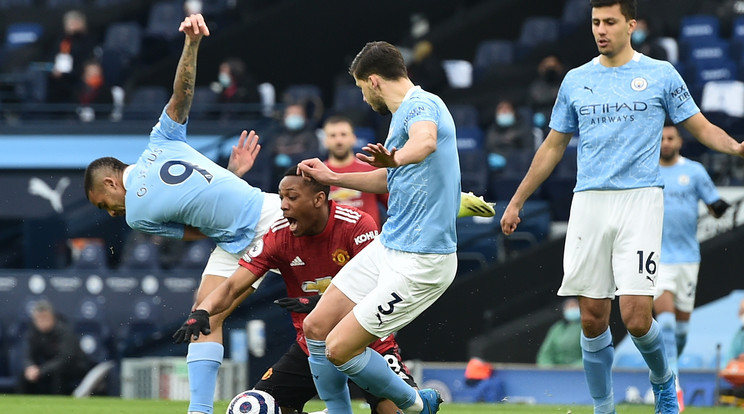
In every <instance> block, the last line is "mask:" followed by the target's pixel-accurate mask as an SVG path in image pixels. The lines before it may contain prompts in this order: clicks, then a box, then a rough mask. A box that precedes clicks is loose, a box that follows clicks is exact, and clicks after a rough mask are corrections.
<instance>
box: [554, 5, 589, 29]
mask: <svg viewBox="0 0 744 414" xmlns="http://www.w3.org/2000/svg"><path fill="white" fill-rule="evenodd" d="M591 14H592V8H591V5H590V3H589V2H588V1H585V0H567V1H566V3H565V4H564V5H563V12H562V13H561V33H564V34H568V33H570V32H572V31H573V30H574V29H575V28H576V27H578V26H583V25H584V24H586V22H588V21H589V20H591V19H590V18H591Z"/></svg>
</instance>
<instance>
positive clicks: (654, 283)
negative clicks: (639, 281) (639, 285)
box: [646, 276, 656, 286]
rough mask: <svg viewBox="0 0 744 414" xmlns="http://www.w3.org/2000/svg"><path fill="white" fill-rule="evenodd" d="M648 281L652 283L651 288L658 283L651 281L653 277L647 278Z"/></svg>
mask: <svg viewBox="0 0 744 414" xmlns="http://www.w3.org/2000/svg"><path fill="white" fill-rule="evenodd" d="M646 279H648V280H649V281H650V282H651V286H656V282H654V280H653V279H651V276H646Z"/></svg>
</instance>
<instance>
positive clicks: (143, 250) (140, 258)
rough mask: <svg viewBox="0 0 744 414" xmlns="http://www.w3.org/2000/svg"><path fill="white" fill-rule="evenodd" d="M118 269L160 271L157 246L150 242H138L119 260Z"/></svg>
mask: <svg viewBox="0 0 744 414" xmlns="http://www.w3.org/2000/svg"><path fill="white" fill-rule="evenodd" d="M119 269H123V270H135V269H136V270H160V269H161V265H160V252H159V251H158V246H157V245H155V244H154V243H150V242H140V243H137V244H135V245H134V246H130V248H129V249H128V250H127V252H126V254H124V257H122V259H121V264H120V265H119Z"/></svg>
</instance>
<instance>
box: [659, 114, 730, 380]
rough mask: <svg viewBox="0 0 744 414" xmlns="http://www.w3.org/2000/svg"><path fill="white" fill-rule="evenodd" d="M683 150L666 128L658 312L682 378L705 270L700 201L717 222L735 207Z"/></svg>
mask: <svg viewBox="0 0 744 414" xmlns="http://www.w3.org/2000/svg"><path fill="white" fill-rule="evenodd" d="M680 148H682V137H681V136H680V134H679V131H678V130H677V127H675V126H674V125H668V126H665V127H664V129H663V130H662V134H661V157H660V158H659V165H660V166H661V178H662V180H663V181H664V230H663V232H662V236H661V260H660V263H659V272H658V273H659V276H658V277H657V279H656V296H655V298H654V311H655V312H656V320H657V321H658V322H659V325H660V327H661V336H662V338H663V339H664V348H665V350H666V354H667V360H668V361H669V365H670V367H671V369H672V371H674V373H675V374H676V375H679V371H678V369H677V356H678V355H679V354H681V353H682V349H684V347H685V343H686V342H687V331H688V324H689V320H690V313H691V312H692V309H693V308H694V307H695V291H696V288H697V280H698V270H699V268H700V244H699V243H698V240H697V223H698V200H701V201H702V202H703V203H705V205H706V206H707V207H708V211H709V212H710V214H711V215H712V216H713V217H715V218H719V217H721V216H722V215H723V213H725V212H726V209H728V207H729V204H728V203H726V202H725V201H724V200H722V199H721V197H720V196H719V195H718V190H716V187H715V186H714V185H713V180H711V179H710V176H708V172H707V171H705V167H703V166H702V164H700V163H699V162H696V161H692V160H690V159H687V158H685V157H683V156H681V155H680V154H679V151H680ZM677 382H679V380H678V381H677ZM678 392H680V393H681V390H679V389H678Z"/></svg>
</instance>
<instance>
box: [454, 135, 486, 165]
mask: <svg viewBox="0 0 744 414" xmlns="http://www.w3.org/2000/svg"><path fill="white" fill-rule="evenodd" d="M456 129H457V149H458V151H480V152H483V148H485V143H484V142H483V130H481V129H480V128H478V127H465V128H460V127H459V126H458V127H456ZM484 156H485V154H484ZM460 164H462V159H460Z"/></svg>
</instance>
